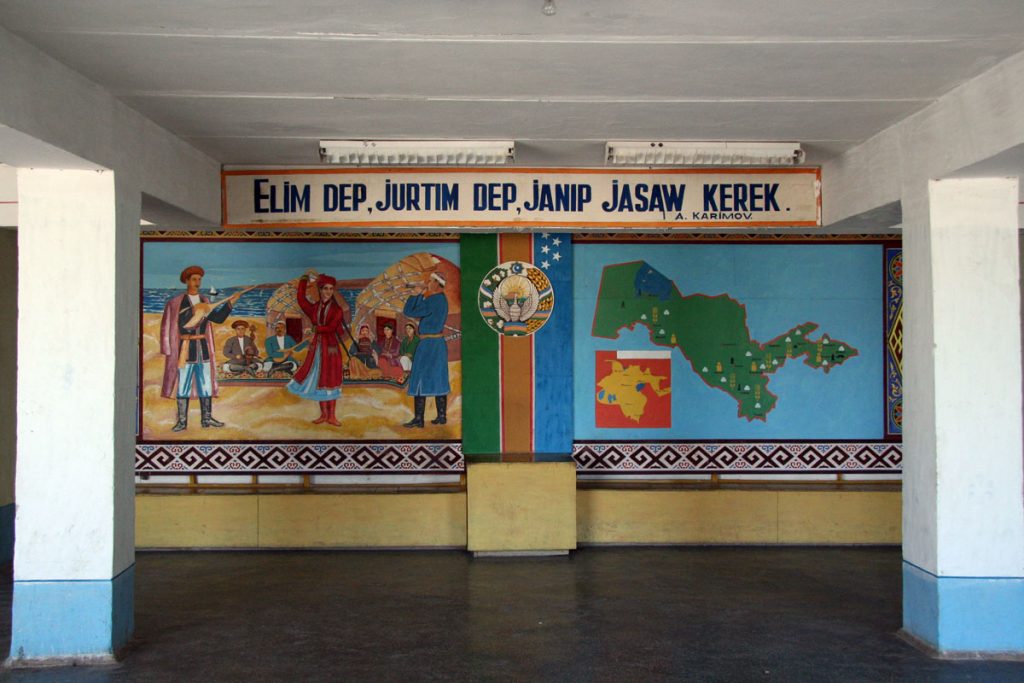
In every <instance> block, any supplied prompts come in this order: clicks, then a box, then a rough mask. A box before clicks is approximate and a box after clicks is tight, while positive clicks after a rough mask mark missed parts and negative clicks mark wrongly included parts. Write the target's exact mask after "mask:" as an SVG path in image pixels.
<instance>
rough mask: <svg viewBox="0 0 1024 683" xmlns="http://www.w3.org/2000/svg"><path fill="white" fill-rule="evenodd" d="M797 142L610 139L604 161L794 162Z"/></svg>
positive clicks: (656, 163) (692, 163) (638, 163)
mask: <svg viewBox="0 0 1024 683" xmlns="http://www.w3.org/2000/svg"><path fill="white" fill-rule="evenodd" d="M803 160H804V152H803V150H802V149H800V143H799V142H742V141H736V142H724V141H706V142H701V141H677V142H666V141H653V142H647V141H639V140H612V141H609V142H608V144H607V145H605V163H606V164H608V165H614V166H620V165H622V166H795V165H797V164H800V163H803Z"/></svg>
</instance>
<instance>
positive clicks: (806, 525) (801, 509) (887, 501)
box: [779, 491, 902, 544]
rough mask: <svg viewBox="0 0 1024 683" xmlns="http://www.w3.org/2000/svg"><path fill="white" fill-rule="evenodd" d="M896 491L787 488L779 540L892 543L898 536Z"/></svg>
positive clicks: (781, 500)
mask: <svg viewBox="0 0 1024 683" xmlns="http://www.w3.org/2000/svg"><path fill="white" fill-rule="evenodd" d="M901 504H902V503H901V497H900V493H899V492H898V491H787V492H785V494H784V495H780V496H779V542H780V543H825V544H831V543H835V544H856V543H866V544H891V543H899V542H900V538H901V529H900V527H901V522H900V520H901Z"/></svg>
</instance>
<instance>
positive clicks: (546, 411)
mask: <svg viewBox="0 0 1024 683" xmlns="http://www.w3.org/2000/svg"><path fill="white" fill-rule="evenodd" d="M556 240H557V241H558V244H556V243H555V241H556ZM545 247H547V252H546V253H545V251H544V248H545ZM555 254H558V258H557V259H556V258H555ZM533 264H534V265H535V266H537V267H539V268H540V269H541V270H542V271H544V274H545V275H547V276H548V279H549V280H551V287H552V289H553V290H554V293H555V307H554V310H552V311H551V314H550V317H549V318H548V320H547V322H546V323H544V326H543V327H542V328H540V329H539V330H537V332H536V333H535V334H534V335H533V355H534V364H535V367H534V372H533V378H534V379H533V382H534V384H533V392H534V409H533V410H534V437H533V439H534V452H535V454H536V456H535V457H536V460H538V461H565V460H571V458H572V438H573V416H572V406H573V400H572V386H573V381H572V375H573V365H572V360H573V353H572V349H573V344H572V308H573V296H572V238H571V237H570V235H569V234H567V233H535V234H534V235H533Z"/></svg>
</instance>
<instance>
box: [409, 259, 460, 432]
mask: <svg viewBox="0 0 1024 683" xmlns="http://www.w3.org/2000/svg"><path fill="white" fill-rule="evenodd" d="M445 284H447V283H446V282H445V279H444V276H442V275H441V274H440V273H437V272H434V273H431V274H430V276H429V277H427V278H425V279H424V284H423V286H421V287H417V288H416V290H415V291H414V294H413V295H412V296H411V297H409V298H408V299H407V300H406V302H405V307H404V308H403V310H402V313H404V314H405V315H407V316H409V317H410V318H419V319H420V341H419V345H418V346H417V347H416V362H415V363H413V364H412V373H411V374H410V375H409V384H408V393H409V395H410V396H412V397H413V412H414V415H413V418H412V419H411V420H410V421H408V422H406V423H405V426H406V427H423V412H424V411H425V410H426V406H427V396H433V397H434V407H435V409H436V410H437V417H435V418H434V419H433V420H431V421H430V422H431V423H432V424H436V425H443V424H446V423H447V422H448V392H449V391H450V390H451V389H450V387H449V385H448V344H447V342H445V340H444V326H445V323H446V322H448V299H447V298H446V297H445V294H444V286H445Z"/></svg>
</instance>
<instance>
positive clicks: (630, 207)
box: [222, 168, 821, 230]
mask: <svg viewBox="0 0 1024 683" xmlns="http://www.w3.org/2000/svg"><path fill="white" fill-rule="evenodd" d="M222 181H223V197H222V201H223V224H224V227H225V228H228V229H240V230H251V229H254V228H260V227H264V226H266V227H274V228H275V229H279V228H316V227H323V228H328V227H364V228H365V227H381V228H389V229H392V228H422V227H443V228H454V227H485V228H495V227H559V228H621V227H632V228H666V229H667V228H699V227H715V228H729V227H737V228H738V227H757V226H802V227H808V226H819V225H821V172H820V170H819V169H817V168H785V169H714V170H712V169H668V170H659V171H654V170H647V169H629V170H603V169H515V170H509V169H449V168H417V169H394V168H374V169H366V168H357V169H334V168H318V169H273V170H266V169H262V170H259V169H258V170H249V169H246V170H228V171H224V172H223V177H222Z"/></svg>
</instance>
